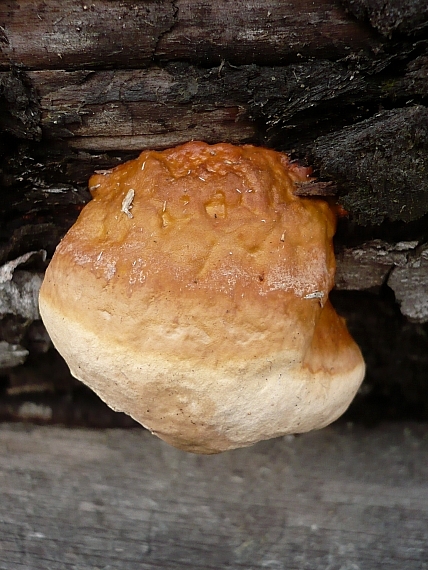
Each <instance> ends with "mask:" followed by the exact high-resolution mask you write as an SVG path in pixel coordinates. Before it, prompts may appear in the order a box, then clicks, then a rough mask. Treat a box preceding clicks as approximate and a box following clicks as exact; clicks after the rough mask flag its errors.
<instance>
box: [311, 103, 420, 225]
mask: <svg viewBox="0 0 428 570" xmlns="http://www.w3.org/2000/svg"><path fill="white" fill-rule="evenodd" d="M312 148H313V156H314V159H315V163H317V164H318V165H319V166H320V172H321V175H322V176H324V177H332V178H334V179H335V180H336V181H337V182H338V183H339V184H341V185H342V187H343V188H344V189H345V192H346V195H344V196H343V197H342V199H341V201H342V204H343V206H344V207H345V208H346V209H347V210H349V211H351V212H353V215H354V217H355V219H357V220H358V221H359V222H360V223H363V224H364V223H373V224H379V223H381V222H382V221H383V220H384V219H389V220H404V221H406V222H409V221H412V220H414V219H417V218H420V217H421V216H423V215H424V214H426V213H427V212H428V179H427V172H428V109H427V108H426V107H424V106H420V105H419V106H414V107H410V108H407V109H406V108H404V109H394V110H392V111H383V112H380V113H378V114H377V115H375V116H374V117H372V118H370V119H367V120H365V121H362V122H361V123H359V124H357V125H353V126H347V127H345V128H343V129H342V130H341V131H339V132H335V133H332V134H330V135H326V136H324V137H319V138H318V139H316V141H315V143H314V145H313V147H312Z"/></svg>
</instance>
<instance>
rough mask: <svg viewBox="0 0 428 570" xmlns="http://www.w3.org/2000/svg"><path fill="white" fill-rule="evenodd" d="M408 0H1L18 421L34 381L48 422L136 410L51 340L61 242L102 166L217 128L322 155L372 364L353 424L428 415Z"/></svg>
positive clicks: (420, 122)
mask: <svg viewBox="0 0 428 570" xmlns="http://www.w3.org/2000/svg"><path fill="white" fill-rule="evenodd" d="M398 4H400V5H399V6H398ZM398 4H397V3H395V2H393V0H373V1H370V0H344V1H343V3H340V2H339V0H317V1H316V2H312V1H310V2H309V1H308V0H293V1H292V2H287V3H285V2H281V1H280V0H268V1H267V2H256V1H250V2H243V1H241V0H237V1H235V2H227V1H226V0H213V1H212V2H208V3H207V2H191V1H189V0H175V1H169V2H163V1H162V2H161V1H159V0H146V1H140V2H137V1H131V0H126V1H119V0H94V1H91V2H71V1H70V0H65V1H63V2H61V3H58V2H56V1H55V0H45V1H44V2H42V3H35V2H32V1H30V0H18V1H14V2H11V1H10V2H9V1H5V2H3V3H1V4H0V48H1V52H0V124H1V136H0V148H1V158H0V161H1V163H0V174H1V201H0V217H1V221H0V237H1V241H0V266H2V268H1V270H0V371H1V373H2V390H3V395H2V396H1V399H0V416H1V417H8V418H10V417H21V418H22V417H23V412H22V407H21V404H22V394H26V395H27V396H26V397H28V398H30V400H31V402H33V403H35V404H37V405H36V407H33V408H28V407H27V408H26V410H27V411H26V413H27V416H28V417H33V416H35V417H36V419H37V418H38V419H39V420H41V421H47V420H49V421H69V422H77V423H95V424H96V423H98V424H100V423H102V424H103V425H105V424H106V423H109V422H111V421H113V422H118V421H119V420H118V419H117V418H116V417H115V419H112V416H110V415H109V413H108V412H107V411H105V412H104V411H103V412H102V413H101V416H98V419H93V415H92V413H91V411H90V410H91V409H92V408H91V407H89V408H88V407H84V406H82V405H77V404H76V402H77V401H78V399H79V394H80V392H79V390H81V388H80V387H78V386H79V385H78V384H77V383H76V382H74V381H73V380H72V379H71V378H70V377H69V376H68V375H67V374H66V372H65V369H64V368H63V364H62V362H61V361H60V360H59V359H58V357H57V356H56V355H55V354H54V353H53V351H52V350H51V348H50V341H49V339H48V338H47V337H46V333H45V331H44V329H43V327H42V325H41V323H40V321H39V320H38V313H37V303H36V299H37V284H38V283H39V282H40V279H41V277H42V272H43V268H44V266H45V264H46V262H47V261H45V255H46V256H47V258H49V257H50V256H51V255H52V253H53V251H54V249H55V246H56V245H57V243H58V242H59V240H60V238H61V236H62V235H63V234H64V233H65V231H66V230H67V229H68V227H69V226H70V225H71V224H72V223H73V222H74V220H75V219H76V217H77V215H78V213H79V211H80V209H81V208H82V207H83V205H84V204H85V203H86V202H87V201H88V200H89V199H90V195H89V193H88V191H87V188H86V181H87V179H88V177H89V175H90V174H91V173H92V172H93V170H95V169H100V168H108V167H111V166H114V165H116V164H118V163H119V162H121V161H123V160H126V159H128V158H132V157H134V156H136V155H137V154H138V152H139V151H141V150H143V149H146V148H157V149H160V148H166V147H170V146H174V145H176V144H179V143H182V142H186V141H188V140H190V139H201V140H204V141H206V142H210V143H214V142H219V141H229V142H232V143H238V144H239V143H248V142H249V143H255V144H259V145H265V146H271V147H273V148H276V149H278V150H284V151H287V152H288V153H290V154H291V155H292V156H293V158H295V159H298V160H300V161H301V162H303V163H305V164H311V165H312V166H313V167H314V172H315V175H316V176H317V177H318V178H319V180H320V181H321V182H322V183H323V184H320V185H318V186H317V187H314V188H313V192H315V193H316V192H318V193H319V192H321V193H322V192H324V193H325V192H326V189H327V192H328V193H330V194H331V193H333V194H334V195H335V196H336V197H337V200H338V201H340V203H341V204H342V205H343V207H344V208H345V209H346V210H347V211H348V212H349V215H348V217H347V218H346V219H344V220H342V221H341V222H340V224H339V229H338V234H337V239H336V248H337V261H338V274H337V285H336V291H335V292H334V293H333V299H334V301H335V303H336V306H337V307H338V309H339V311H340V312H342V314H344V316H346V318H347V319H348V323H349V326H350V328H351V330H352V332H353V334H354V335H355V337H356V338H357V340H358V341H359V343H360V345H361V346H362V348H363V352H364V354H365V357H366V360H367V363H368V374H367V380H366V384H365V388H364V391H363V392H362V393H361V394H360V395H359V396H358V398H357V399H356V402H355V404H354V406H353V407H352V408H351V410H350V412H349V414H350V416H349V417H352V418H356V419H361V418H362V419H368V420H372V419H376V418H381V417H394V418H395V417H407V416H409V417H411V418H412V419H415V418H420V419H422V418H423V419H427V418H428V398H427V396H426V393H427V391H426V370H427V365H428V324H427V323H428V176H427V173H428V109H427V101H428V39H427V34H428V7H427V4H426V2H425V1H424V0H407V1H406V2H402V3H398ZM40 250H42V251H44V252H46V254H44V253H35V254H33V255H29V253H30V252H39V251H40ZM21 256H23V257H21ZM46 378H49V380H46ZM36 393H37V395H36ZM52 394H54V395H52ZM64 394H68V395H69V396H70V395H71V398H70V397H69V398H68V399H65V398H64ZM28 398H27V399H28ZM43 406H44V407H43ZM94 406H95V404H94ZM20 410H21V411H20ZM31 410H33V411H32V412H31ZM43 410H44V411H43ZM82 410H86V411H82ZM103 414H104V415H103ZM100 418H102V419H100ZM120 421H125V422H126V420H120Z"/></svg>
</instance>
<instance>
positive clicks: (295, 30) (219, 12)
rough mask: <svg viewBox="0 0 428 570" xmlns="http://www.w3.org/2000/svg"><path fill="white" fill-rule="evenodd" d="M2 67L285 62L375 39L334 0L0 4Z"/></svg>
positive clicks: (330, 54)
mask: <svg viewBox="0 0 428 570" xmlns="http://www.w3.org/2000/svg"><path fill="white" fill-rule="evenodd" d="M0 26H1V44H0V45H1V55H0V66H3V68H8V67H9V66H10V65H15V66H19V67H24V68H27V69H41V68H56V69H63V68H74V69H76V68H81V67H86V68H88V67H92V68H94V67H95V68H96V67H100V66H102V67H106V66H108V67H116V68H120V67H138V66H142V65H147V64H148V63H150V62H152V61H159V60H188V61H193V62H197V63H202V64H204V65H216V64H217V65H218V64H220V62H221V61H222V60H223V59H224V60H228V61H230V62H231V63H233V64H235V65H238V64H248V63H258V64H261V65H263V64H265V63H266V61H270V62H271V64H273V63H284V62H287V61H290V60H295V59H296V58H297V57H298V55H299V56H303V57H325V58H329V59H337V58H340V57H346V56H348V55H349V53H351V52H360V51H361V52H366V53H369V52H370V51H371V50H372V49H375V48H377V49H378V48H379V45H380V42H379V39H377V38H376V35H375V34H374V33H372V31H371V30H370V28H368V27H367V26H364V25H361V24H359V23H358V22H356V21H355V20H353V19H351V18H349V17H348V16H347V14H346V13H345V10H344V8H343V7H342V6H341V5H340V3H339V2H336V1H334V0H318V1H317V2H315V3H314V2H312V1H310V0H292V1H291V2H281V1H280V0H268V1H266V2H263V3H260V2H258V1H256V0H251V1H250V2H248V1H245V2H244V1H243V0H235V1H234V2H228V1H227V0H216V1H215V2H209V3H206V2H202V1H200V2H193V1H191V0H176V1H172V0H169V1H160V0H148V1H145V2H131V1H127V2H120V1H118V0H114V1H111V0H110V1H109V0H91V1H90V2H74V1H73V0H63V1H62V2H61V4H58V2H57V1H56V0H45V1H44V2H42V3H40V2H38V3H34V2H32V1H31V0H20V1H19V2H10V1H5V2H2V3H0Z"/></svg>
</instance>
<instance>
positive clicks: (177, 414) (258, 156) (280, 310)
mask: <svg viewBox="0 0 428 570" xmlns="http://www.w3.org/2000/svg"><path fill="white" fill-rule="evenodd" d="M309 174H310V170H309V169H306V168H303V167H299V166H297V165H296V164H293V163H291V162H290V161H289V158H288V157H287V156H286V155H285V154H282V153H279V152H275V151H273V150H268V149H263V148H257V147H254V146H251V145H245V146H233V145H230V144H226V143H221V144H216V145H208V144H205V143H202V142H190V143H187V144H185V145H182V146H179V147H177V148H173V149H169V150H165V151H160V152H156V151H145V152H143V153H142V154H141V155H140V156H139V158H137V159H135V160H132V161H130V162H127V163H125V164H122V165H120V166H118V167H116V168H114V169H113V170H111V171H103V172H100V173H98V174H95V175H93V176H92V178H91V179H90V183H89V184H90V189H91V191H92V194H93V199H92V201H91V202H89V203H88V204H87V205H86V206H85V208H84V209H83V211H82V212H81V214H80V216H79V218H78V220H77V222H76V223H75V225H74V226H73V227H72V228H71V229H70V231H69V232H68V233H67V235H66V236H65V237H64V239H63V240H62V242H61V243H60V244H59V246H58V248H57V250H56V252H55V255H54V257H53V259H52V261H51V263H50V265H49V267H48V269H47V272H46V276H45V280H44V282H43V285H42V288H41V291H40V312H41V315H42V318H43V320H44V323H45V325H46V328H47V330H48V332H49V334H50V336H51V338H52V341H53V343H54V345H55V346H56V348H57V349H58V350H59V352H60V353H61V354H62V355H63V357H64V358H65V360H66V361H67V363H68V365H69V367H70V369H71V372H72V374H73V375H74V376H75V377H76V378H78V379H80V380H82V381H83V382H84V383H86V384H87V385H88V386H90V387H91V388H92V389H93V390H94V391H95V392H97V393H98V394H99V396H100V397H101V398H102V399H103V400H104V401H105V402H107V404H109V405H110V406H111V407H112V408H114V409H115V410H120V411H123V412H126V413H128V414H130V415H131V416H132V417H133V418H135V419H136V420H137V421H139V422H140V423H141V424H143V425H144V426H146V427H147V428H148V429H149V430H151V431H152V432H153V433H154V434H156V435H157V436H159V437H160V438H162V439H163V440H165V441H167V442H168V443H170V444H172V445H174V446H176V447H178V448H181V449H184V450H186V451H191V452H195V453H216V452H220V451H225V450H228V449H233V448H236V447H242V446H247V445H250V444H253V443H255V442H257V441H259V440H261V439H268V438H272V437H276V436H280V435H284V434H287V433H299V432H305V431H309V430H312V429H316V428H321V427H324V426H326V425H327V424H329V423H330V422H332V421H333V420H335V419H337V418H338V417H339V416H340V415H341V414H342V413H343V412H344V411H345V409H346V408H347V407H348V405H349V404H350V402H351V400H352V398H353V397H354V395H355V393H356V391H357V389H358V387H359V386H360V384H361V382H362V380H363V376H364V368H365V367H364V361H363V358H362V356H361V352H360V350H359V348H358V347H357V345H356V344H355V342H354V341H353V339H352V338H351V336H350V335H349V333H348V331H347V328H346V325H345V323H344V320H343V319H342V318H341V317H339V316H338V315H337V314H336V312H335V310H334V309H333V307H332V305H331V304H330V301H329V299H328V294H329V291H330V290H331V288H332V287H333V284H334V273H335V259H334V252H333V245H332V238H333V234H334V230H335V215H334V213H333V211H332V209H331V208H330V206H329V205H328V203H327V202H326V201H323V200H320V199H314V198H302V197H299V196H297V195H296V192H295V190H296V188H297V186H299V185H301V184H302V183H307V182H308V181H310V179H309Z"/></svg>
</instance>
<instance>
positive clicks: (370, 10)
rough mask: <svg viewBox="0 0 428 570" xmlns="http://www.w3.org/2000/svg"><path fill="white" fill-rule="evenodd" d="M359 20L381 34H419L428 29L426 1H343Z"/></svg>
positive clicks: (388, 35)
mask: <svg viewBox="0 0 428 570" xmlns="http://www.w3.org/2000/svg"><path fill="white" fill-rule="evenodd" d="M342 2H343V5H344V6H346V7H347V8H348V10H349V11H350V12H351V13H352V14H354V15H355V16H356V17H357V18H358V19H359V20H362V21H365V20H368V21H369V22H370V24H371V25H372V26H373V27H374V28H375V29H376V30H378V31H379V32H380V33H381V34H383V35H385V36H387V37H390V36H392V35H393V34H413V35H415V34H419V33H422V32H424V31H425V30H426V29H427V28H428V4H427V3H426V1H425V0H407V1H406V2H400V1H396V0H342Z"/></svg>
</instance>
